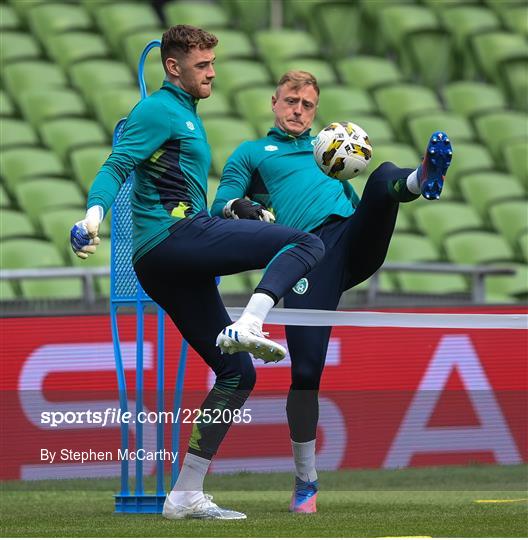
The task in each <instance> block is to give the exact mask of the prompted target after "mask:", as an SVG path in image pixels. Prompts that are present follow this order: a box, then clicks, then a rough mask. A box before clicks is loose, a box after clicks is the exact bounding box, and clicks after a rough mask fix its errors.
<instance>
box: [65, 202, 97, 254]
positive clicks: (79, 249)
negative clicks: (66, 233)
mask: <svg viewBox="0 0 528 540" xmlns="http://www.w3.org/2000/svg"><path fill="white" fill-rule="evenodd" d="M103 216H104V211H103V207H102V206H98V205H96V206H92V207H91V208H88V211H87V212H86V217H85V218H84V219H83V220H82V221H78V222H77V223H76V224H75V225H74V226H73V227H72V229H71V232H70V242H71V247H72V249H73V251H74V253H75V255H77V257H80V258H81V259H87V258H88V255H90V254H93V253H95V250H96V249H97V246H98V245H99V243H100V241H101V240H100V239H99V236H97V235H98V233H99V225H100V224H101V221H103Z"/></svg>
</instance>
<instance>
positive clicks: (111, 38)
mask: <svg viewBox="0 0 528 540" xmlns="http://www.w3.org/2000/svg"><path fill="white" fill-rule="evenodd" d="M95 18H96V20H97V24H98V26H99V28H100V29H101V30H102V31H103V33H104V35H105V37H106V39H107V41H108V43H110V45H111V47H112V49H113V50H114V52H115V53H116V54H117V55H118V56H120V57H123V56H124V51H123V50H122V47H121V41H122V39H123V38H124V37H125V36H127V35H129V34H130V33H132V32H135V31H137V30H141V29H148V28H152V29H155V28H158V27H159V25H160V21H159V19H158V16H157V15H156V12H155V11H154V9H153V7H152V6H151V5H150V4H143V3H136V2H126V3H114V4H108V5H104V6H102V7H101V8H100V9H98V10H97V12H96V13H95Z"/></svg>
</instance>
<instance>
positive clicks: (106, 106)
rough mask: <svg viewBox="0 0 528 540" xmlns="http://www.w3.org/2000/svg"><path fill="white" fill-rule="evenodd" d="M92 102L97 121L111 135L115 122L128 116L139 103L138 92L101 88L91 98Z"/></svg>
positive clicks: (125, 89) (132, 89) (134, 89)
mask: <svg viewBox="0 0 528 540" xmlns="http://www.w3.org/2000/svg"><path fill="white" fill-rule="evenodd" d="M93 100H94V101H93V104H94V109H95V115H96V116H97V119H98V120H99V122H100V123H101V124H102V125H103V126H104V128H105V129H106V132H107V133H108V134H110V135H112V134H113V133H114V128H115V126H116V124H117V122H119V120H121V118H125V117H126V116H128V115H129V113H130V111H131V110H132V109H133V108H134V107H135V106H136V104H137V102H138V101H139V91H138V89H137V88H135V87H129V88H128V87H127V88H117V87H110V88H103V89H101V91H100V92H98V93H97V94H95V95H94V96H93ZM94 142H98V141H94ZM99 142H105V141H99Z"/></svg>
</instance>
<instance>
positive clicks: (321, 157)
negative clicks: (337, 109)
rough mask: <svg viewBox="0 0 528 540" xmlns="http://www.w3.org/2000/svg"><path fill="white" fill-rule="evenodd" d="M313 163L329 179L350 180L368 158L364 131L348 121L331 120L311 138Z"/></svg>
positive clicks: (366, 163)
mask: <svg viewBox="0 0 528 540" xmlns="http://www.w3.org/2000/svg"><path fill="white" fill-rule="evenodd" d="M313 153H314V158H315V162H316V163H317V165H318V166H319V168H320V169H321V170H322V171H323V172H324V173H325V174H326V175H328V176H330V177H331V178H336V179H337V180H350V179H351V178H354V177H355V176H357V175H358V174H361V173H362V172H363V170H364V169H365V167H366V166H367V165H368V164H369V162H370V160H371V158H372V146H371V145H370V141H369V138H368V135H367V133H366V132H365V130H363V129H361V128H360V127H359V126H357V125H356V124H353V123H352V122H333V123H332V124H330V125H329V126H327V127H325V128H324V129H322V130H321V131H320V132H319V134H318V135H317V137H316V138H315V143H314V148H313Z"/></svg>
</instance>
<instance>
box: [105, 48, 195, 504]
mask: <svg viewBox="0 0 528 540" xmlns="http://www.w3.org/2000/svg"><path fill="white" fill-rule="evenodd" d="M160 45H161V42H160V41H159V40H154V41H151V42H150V43H148V44H147V46H146V47H145V49H144V50H143V53H142V54H141V58H140V60H139V67H138V81H139V89H140V95H141V99H144V98H145V97H146V96H147V88H146V85H145V78H144V68H145V61H146V58H147V55H148V53H149V51H150V50H151V49H153V48H155V47H160ZM125 122H126V119H122V120H120V121H119V122H118V123H117V125H116V127H115V130H114V137H113V144H114V145H115V144H116V142H117V141H118V140H119V137H120V136H121V133H122V131H123V128H124V125H125ZM133 176H134V173H132V174H131V175H130V177H129V178H128V179H127V180H126V182H125V183H124V185H123V186H122V188H121V189H120V191H119V194H118V195H117V197H116V199H115V202H114V205H113V206H112V234H111V264H110V267H111V272H110V317H111V324H112V340H113V344H114V356H115V362H116V372H117V382H118V389H119V406H120V408H121V411H122V413H125V412H128V397H127V385H126V377H125V365H124V362H123V356H122V352H121V343H120V340H119V330H118V325H117V311H118V308H119V307H121V306H129V307H135V310H136V407H135V411H133V412H134V413H135V414H133V416H132V418H136V417H137V415H138V414H139V413H140V412H142V411H143V330H144V314H145V306H146V305H148V304H154V305H157V304H155V302H154V301H153V300H152V299H151V298H150V297H149V296H148V295H147V293H146V292H145V291H144V290H143V288H142V287H141V285H140V284H139V282H138V280H137V277H136V274H135V272H134V269H133V267H132V213H131V208H130V191H131V187H132V182H133ZM157 314H158V331H157V334H158V344H157V345H158V348H157V353H158V354H157V376H156V393H157V397H156V409H157V411H163V410H164V389H165V376H164V371H165V331H164V324H165V313H164V311H163V310H162V309H161V308H160V307H159V306H157ZM187 349H188V345H187V342H186V341H184V340H183V341H182V347H181V352H180V360H179V364H178V374H177V378H176V388H175V392H174V404H173V410H174V411H175V412H176V411H177V410H178V409H179V408H180V406H181V399H182V393H183V381H184V377H185V365H186V361H187ZM175 417H177V416H176V415H175ZM134 427H135V430H136V444H135V449H136V450H138V449H140V448H144V443H143V425H142V424H141V423H140V422H138V421H137V420H136V422H135V424H134ZM120 428H121V449H122V450H123V451H124V450H126V449H129V424H128V423H121V426H120ZM179 442H180V425H179V423H178V424H173V425H172V451H175V452H177V451H178V449H179ZM163 449H164V424H163V423H161V422H158V424H157V425H156V451H159V450H163ZM158 456H161V453H160V454H158ZM163 463H164V462H163V460H162V459H157V460H156V493H155V494H152V493H145V489H144V484H143V461H141V460H136V464H135V479H136V483H135V489H134V493H131V492H130V486H129V461H128V459H127V460H123V461H122V462H121V491H120V493H118V494H116V495H115V511H116V512H120V513H141V514H154V513H160V512H161V511H162V509H163V503H164V501H165V495H166V491H165V482H164V474H163V473H164V470H163V469H164V467H163ZM178 473H179V463H178V460H177V461H176V462H175V463H173V464H172V467H171V486H173V485H174V483H175V482H176V479H177V478H178Z"/></svg>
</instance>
